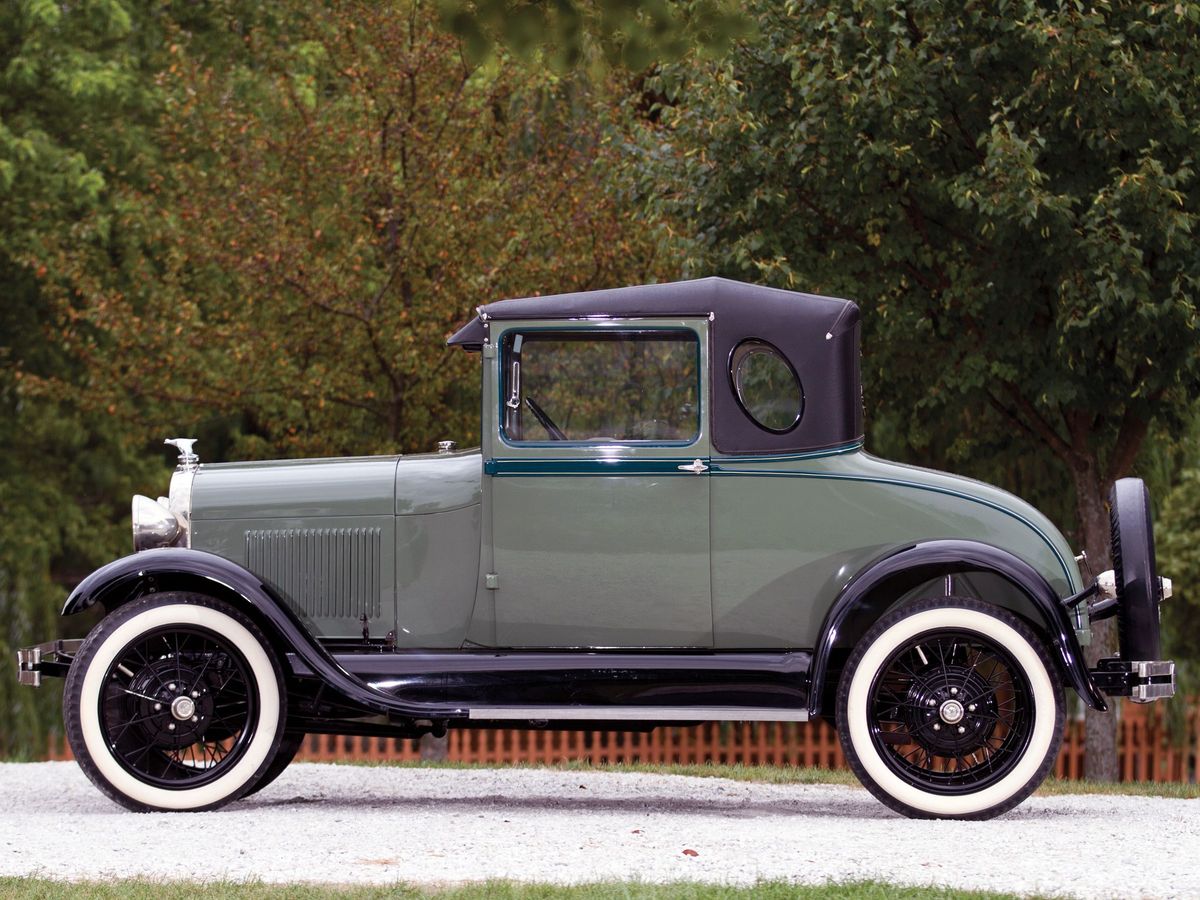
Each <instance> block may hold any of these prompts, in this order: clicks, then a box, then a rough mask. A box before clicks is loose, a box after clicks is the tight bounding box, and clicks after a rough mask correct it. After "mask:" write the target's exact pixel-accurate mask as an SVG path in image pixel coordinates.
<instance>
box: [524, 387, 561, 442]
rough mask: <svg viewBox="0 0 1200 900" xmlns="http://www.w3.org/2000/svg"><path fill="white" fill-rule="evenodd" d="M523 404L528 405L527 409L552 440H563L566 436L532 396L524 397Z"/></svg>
mask: <svg viewBox="0 0 1200 900" xmlns="http://www.w3.org/2000/svg"><path fill="white" fill-rule="evenodd" d="M525 405H526V406H528V407H529V411H530V412H531V413H533V417H534V418H535V419H537V420H538V424H540V425H541V426H542V427H543V428H545V429H546V431H547V432H548V433H549V434H550V440H552V441H565V440H566V439H567V436H566V435H565V434H563V433H562V429H561V428H559V427H558V426H557V425H555V424H554V420H553V419H552V418H550V417H549V416H548V415H546V411H545V410H544V409H542V408H541V407H540V406H538V405H537V401H536V400H534V399H533V398H532V397H526V398H525Z"/></svg>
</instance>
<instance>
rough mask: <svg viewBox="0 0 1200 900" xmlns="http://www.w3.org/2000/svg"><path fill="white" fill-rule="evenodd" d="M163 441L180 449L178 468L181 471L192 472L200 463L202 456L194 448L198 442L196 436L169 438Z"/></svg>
mask: <svg viewBox="0 0 1200 900" xmlns="http://www.w3.org/2000/svg"><path fill="white" fill-rule="evenodd" d="M163 443H164V444H169V445H170V446H172V447H174V448H175V449H176V450H178V451H179V466H178V470H179V471H180V472H191V471H192V470H194V469H195V468H196V467H197V466H199V465H200V457H199V456H197V455H196V453H195V451H194V450H192V447H193V446H195V444H196V438H167V439H166V440H165V441H163Z"/></svg>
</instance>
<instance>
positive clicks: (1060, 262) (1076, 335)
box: [640, 0, 1200, 778]
mask: <svg viewBox="0 0 1200 900" xmlns="http://www.w3.org/2000/svg"><path fill="white" fill-rule="evenodd" d="M755 16H756V19H757V23H758V28H759V34H760V38H759V39H758V40H755V41H751V42H746V43H745V44H743V45H741V46H740V47H739V48H738V49H737V51H736V52H735V53H734V54H733V55H732V56H731V57H730V58H729V59H728V60H727V61H725V62H723V63H720V64H715V65H714V64H699V65H697V64H688V65H679V66H673V67H666V68H665V69H663V70H662V71H661V72H660V73H659V74H658V76H657V78H656V79H654V80H653V81H652V82H651V86H652V88H653V89H655V90H656V91H658V92H659V95H660V97H661V98H663V99H664V100H665V103H664V104H662V105H661V106H660V107H659V108H658V109H657V111H656V117H657V119H658V121H657V122H655V121H651V122H650V123H648V124H646V125H644V126H643V131H644V133H643V134H642V136H641V138H640V143H641V146H642V147H643V150H642V156H641V163H642V164H643V165H645V166H647V169H648V172H649V174H648V175H647V178H646V181H645V182H644V191H645V195H646V197H647V199H648V202H649V203H650V204H651V205H652V207H653V208H654V209H657V210H660V211H663V212H664V213H665V214H667V215H669V216H670V217H672V218H673V219H674V220H675V221H676V222H678V223H679V226H678V227H679V229H680V230H681V231H682V232H683V233H685V234H686V235H688V236H689V240H687V241H686V251H687V254H688V266H689V268H690V269H691V270H693V271H705V272H707V271H710V270H712V269H714V268H715V269H716V270H718V271H722V272H726V273H729V274H733V275H737V276H742V277H749V278H752V279H755V280H760V281H766V282H770V283H774V284H777V285H781V286H800V287H803V288H804V289H806V290H813V291H818V292H827V293H833V294H840V295H843V296H850V297H853V298H856V299H858V300H859V301H860V302H861V303H862V305H863V307H864V312H865V333H866V337H867V339H866V341H865V342H864V348H865V352H866V354H867V355H866V371H865V375H866V383H867V392H868V393H867V396H868V401H869V402H870V403H871V404H872V405H874V406H876V407H877V408H878V409H880V410H882V411H885V412H886V413H887V416H886V418H887V419H888V421H890V422H891V423H892V424H893V425H897V424H899V425H900V427H901V428H902V429H903V437H904V439H905V440H906V441H907V442H909V443H910V444H912V445H913V446H916V447H918V448H926V449H928V448H930V447H934V448H938V449H940V450H941V451H942V453H949V452H951V451H955V450H956V451H957V452H959V453H960V454H961V453H964V452H965V453H970V452H971V449H972V447H973V446H975V445H976V444H977V443H983V444H990V445H993V446H994V445H995V444H997V443H998V442H999V443H1007V445H1008V446H1009V447H1010V449H1019V450H1025V449H1026V448H1029V447H1036V448H1038V452H1040V453H1042V454H1044V458H1046V459H1050V460H1053V461H1054V464H1055V465H1056V466H1057V468H1058V472H1060V473H1061V477H1063V478H1065V480H1066V481H1067V483H1069V485H1070V486H1071V489H1073V496H1074V523H1075V524H1077V528H1076V529H1072V530H1073V531H1074V533H1075V534H1076V535H1077V539H1078V540H1079V542H1080V543H1081V544H1082V546H1083V547H1084V548H1085V549H1086V552H1087V555H1088V558H1089V560H1090V561H1091V567H1092V569H1093V570H1095V571H1100V570H1101V569H1104V568H1107V567H1109V565H1110V560H1109V546H1108V542H1109V535H1108V528H1109V526H1108V516H1107V511H1106V508H1105V504H1106V497H1107V493H1108V490H1109V488H1110V486H1111V484H1112V483H1113V481H1114V479H1116V478H1119V477H1121V476H1124V475H1127V474H1130V473H1131V472H1133V471H1134V470H1135V463H1136V461H1137V459H1138V455H1139V452H1140V451H1141V449H1142V447H1143V445H1144V443H1145V441H1146V438H1147V435H1148V434H1150V433H1151V432H1152V431H1153V430H1156V429H1157V430H1159V431H1162V432H1166V433H1170V432H1171V431H1172V430H1173V429H1176V428H1178V427H1180V426H1181V424H1182V421H1183V419H1184V416H1185V415H1186V414H1187V413H1188V411H1189V407H1190V405H1191V398H1193V397H1195V396H1196V393H1197V391H1198V390H1200V354H1198V353H1197V352H1196V347H1197V336H1198V335H1197V327H1198V322H1197V313H1196V302H1195V295H1196V288H1197V281H1198V279H1200V254H1197V245H1196V240H1195V237H1194V232H1195V229H1196V224H1197V223H1196V219H1197V213H1198V211H1200V204H1198V200H1200V195H1198V193H1197V192H1198V186H1197V181H1196V178H1195V174H1194V154H1195V148H1196V147H1197V146H1200V123H1197V121H1196V119H1195V117H1194V116H1192V115H1191V111H1192V110H1194V109H1196V108H1197V105H1198V104H1200V55H1198V54H1196V52H1195V47H1196V46H1197V39H1198V37H1200V35H1198V34H1197V31H1198V28H1197V22H1198V21H1200V7H1198V6H1197V4H1195V3H1181V4H1169V5H1156V4H1150V3H1138V4H1120V5H1115V6H1113V7H1112V8H1110V7H1109V6H1108V5H1106V4H1101V5H1098V6H1097V7H1095V8H1083V7H1080V6H1077V5H1075V4H1071V3H1066V2H1061V3H1049V4H1047V3H1035V2H1032V0H1026V2H1016V3H1007V4H1001V5H1000V6H999V7H993V6H992V5H990V4H967V5H963V6H958V7H947V6H946V5H945V4H941V3H937V2H933V0H910V2H905V3H894V2H886V0H840V2H834V3H832V4H830V3H822V4H817V3H812V2H806V0H791V2H787V3H782V4H776V3H769V2H761V3H759V4H757V5H756V7H755ZM656 185H676V186H677V189H676V190H672V191H669V192H661V191H658V190H657V189H656V187H655V186H656ZM943 458H944V457H943ZM1110 626H1111V622H1107V623H1101V627H1097V628H1096V629H1095V634H1094V639H1093V643H1092V646H1091V647H1090V649H1089V657H1090V658H1091V659H1092V660H1093V661H1094V660H1095V659H1096V658H1097V657H1099V656H1105V655H1112V653H1113V652H1114V650H1115V647H1114V640H1113V635H1112V632H1111V628H1110ZM1087 740H1088V757H1087V759H1088V762H1087V774H1088V776H1089V777H1105V778H1111V777H1114V776H1115V773H1116V756H1115V722H1114V721H1113V720H1112V719H1111V718H1103V717H1101V718H1096V717H1089V722H1088V735H1087Z"/></svg>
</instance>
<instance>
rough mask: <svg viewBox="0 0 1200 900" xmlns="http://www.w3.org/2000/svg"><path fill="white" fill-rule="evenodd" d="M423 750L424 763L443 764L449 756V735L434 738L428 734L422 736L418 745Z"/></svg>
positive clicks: (422, 758)
mask: <svg viewBox="0 0 1200 900" xmlns="http://www.w3.org/2000/svg"><path fill="white" fill-rule="evenodd" d="M418 746H419V748H420V750H421V761H422V762H442V761H444V760H445V759H446V757H447V755H449V749H450V742H449V739H448V736H447V735H444V734H443V735H442V736H441V737H434V736H433V735H432V734H429V733H428V732H426V733H425V734H423V735H421V741H420V743H419V744H418Z"/></svg>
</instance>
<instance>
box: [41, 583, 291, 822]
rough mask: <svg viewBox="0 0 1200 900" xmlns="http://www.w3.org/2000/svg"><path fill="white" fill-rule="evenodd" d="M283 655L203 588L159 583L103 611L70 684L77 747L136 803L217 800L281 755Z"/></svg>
mask: <svg viewBox="0 0 1200 900" xmlns="http://www.w3.org/2000/svg"><path fill="white" fill-rule="evenodd" d="M282 685H283V679H282V677H281V674H280V669H279V663H278V660H277V659H276V657H275V654H274V652H273V651H272V650H271V647H270V645H269V643H268V642H267V641H266V639H265V638H264V637H263V635H262V632H261V631H259V629H258V627H257V626H256V625H255V624H254V623H253V622H252V621H250V620H249V619H248V618H247V617H246V616H244V615H243V614H242V613H240V612H238V611H237V610H236V609H234V608H233V607H231V606H229V605H228V604H226V603H223V602H221V601H219V600H216V599H213V598H211V597H205V596H202V595H198V594H183V593H169V594H158V595H153V596H149V597H145V598H142V599H140V600H136V601H134V602H132V603H129V604H127V605H126V606H123V607H121V608H120V609H118V610H117V611H115V612H114V613H113V614H112V615H110V616H108V617H106V618H105V619H103V620H102V621H101V623H100V624H99V625H98V626H97V627H96V628H95V629H94V630H93V631H92V633H91V634H90V635H89V636H88V638H87V640H86V641H85V642H84V643H83V646H82V647H80V650H79V654H78V655H77V656H76V658H75V660H74V661H73V662H72V664H71V669H70V671H69V672H68V675H67V683H66V690H65V694H64V697H65V706H64V718H65V720H66V729H67V737H68V740H69V741H70V744H71V749H72V751H73V752H74V754H75V758H76V759H77V760H78V761H79V763H80V766H81V767H82V768H83V770H84V772H85V773H86V774H87V775H88V777H89V778H90V779H91V780H92V781H93V783H95V784H96V785H97V787H99V788H100V789H101V790H102V791H103V792H104V793H105V794H106V795H107V796H109V797H110V798H111V799H113V800H115V801H116V802H118V803H120V804H121V805H123V806H125V807H127V808H129V809H133V810H136V811H148V810H203V809H215V808H217V807H219V806H222V805H224V804H225V803H228V802H230V801H232V800H236V799H237V798H238V797H241V796H243V795H245V794H246V793H248V792H249V791H250V790H251V789H252V788H253V787H254V785H255V784H256V783H257V781H258V780H259V779H260V778H261V777H262V776H263V774H264V773H265V772H266V770H267V769H268V768H269V765H270V763H271V762H272V761H273V760H274V759H275V758H276V757H277V754H278V749H279V744H280V741H281V739H282V737H283V724H284V722H285V720H286V697H285V693H284V690H283V687H282Z"/></svg>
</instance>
